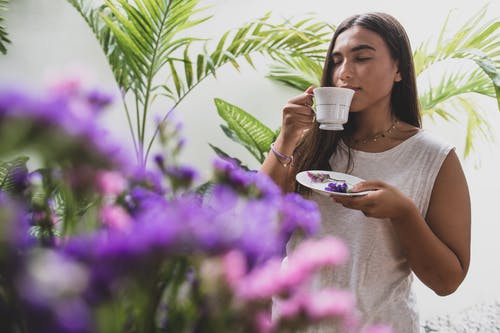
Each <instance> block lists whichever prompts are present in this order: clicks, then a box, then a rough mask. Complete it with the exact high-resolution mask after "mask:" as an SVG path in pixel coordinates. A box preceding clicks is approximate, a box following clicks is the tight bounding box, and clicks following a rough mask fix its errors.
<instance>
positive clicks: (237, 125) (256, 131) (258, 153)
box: [215, 98, 276, 163]
mask: <svg viewBox="0 0 500 333" xmlns="http://www.w3.org/2000/svg"><path fill="white" fill-rule="evenodd" d="M215 106H216V107H217V112H218V113H219V116H220V117H221V118H222V119H224V121H226V123H227V124H228V126H224V125H222V126H221V127H222V130H223V131H224V133H225V134H226V135H227V136H228V137H229V138H230V139H231V140H233V141H235V142H237V143H239V144H241V145H243V146H244V147H245V148H246V149H247V150H248V151H249V152H250V153H251V154H252V155H253V156H254V157H255V158H256V159H257V160H258V161H259V162H260V163H262V162H264V158H265V156H264V152H267V151H268V149H269V146H270V145H271V143H272V142H273V141H274V140H275V139H276V137H275V135H274V133H273V131H271V130H270V129H269V128H268V127H267V126H265V125H264V124H262V123H261V122H260V121H259V120H257V119H256V118H255V117H253V116H252V115H250V114H249V113H247V112H245V111H243V110H242V109H240V108H239V107H237V106H236V105H233V104H230V103H228V102H226V101H223V100H222V99H219V98H216V99H215Z"/></svg>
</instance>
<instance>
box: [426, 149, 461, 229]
mask: <svg viewBox="0 0 500 333" xmlns="http://www.w3.org/2000/svg"><path fill="white" fill-rule="evenodd" d="M470 213H471V212H470V196H469V188H468V185H467V180H466V177H465V174H464V171H463V169H462V165H461V163H460V160H459V158H458V156H457V154H456V152H455V150H454V149H452V150H450V152H449V153H448V155H447V156H446V158H445V159H444V161H443V163H442V165H441V168H440V170H439V172H438V175H437V177H436V180H435V182H434V187H433V189H432V194H431V200H430V203H429V210H428V212H427V217H426V220H427V222H428V223H429V224H430V225H431V226H432V225H435V224H437V223H443V222H444V221H448V222H449V223H451V224H457V223H458V224H460V222H459V221H462V223H463V224H464V225H468V224H469V223H470ZM445 224H447V223H445Z"/></svg>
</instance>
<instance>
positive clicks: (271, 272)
mask: <svg viewBox="0 0 500 333" xmlns="http://www.w3.org/2000/svg"><path fill="white" fill-rule="evenodd" d="M280 270H281V260H279V259H270V260H269V261H268V262H267V263H265V264H264V265H262V266H260V267H258V268H256V269H254V270H253V271H251V272H250V273H249V274H247V275H246V276H245V277H244V278H243V279H241V280H240V281H239V283H238V286H237V291H236V294H237V295H238V296H239V297H241V298H242V299H244V300H259V299H270V298H271V297H272V296H273V295H276V294H279V293H280V292H281V290H282V288H283V286H282V284H281V283H280V279H279V278H278V277H279V274H280Z"/></svg>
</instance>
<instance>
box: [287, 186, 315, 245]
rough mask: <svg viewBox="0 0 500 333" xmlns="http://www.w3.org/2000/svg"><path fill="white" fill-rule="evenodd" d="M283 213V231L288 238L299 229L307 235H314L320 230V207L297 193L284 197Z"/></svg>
mask: <svg viewBox="0 0 500 333" xmlns="http://www.w3.org/2000/svg"><path fill="white" fill-rule="evenodd" d="M282 212H283V226H282V229H283V233H284V237H286V238H288V237H290V235H291V233H292V232H293V231H294V230H297V229H300V230H302V231H303V232H304V233H305V234H306V235H314V234H315V233H316V232H318V230H319V228H320V222H321V215H320V213H319V210H318V205H317V204H316V203H315V202H313V201H310V200H306V199H304V198H303V197H302V196H300V195H299V194H297V193H288V194H286V195H285V196H284V198H283V201H282Z"/></svg>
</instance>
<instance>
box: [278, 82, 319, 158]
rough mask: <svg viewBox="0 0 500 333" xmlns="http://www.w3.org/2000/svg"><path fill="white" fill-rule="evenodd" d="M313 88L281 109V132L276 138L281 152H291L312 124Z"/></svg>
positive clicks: (313, 115)
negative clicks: (281, 148)
mask: <svg viewBox="0 0 500 333" xmlns="http://www.w3.org/2000/svg"><path fill="white" fill-rule="evenodd" d="M313 90H314V87H312V86H311V87H309V88H307V90H306V91H305V92H304V93H302V94H300V95H298V96H295V97H293V98H291V99H290V100H289V101H288V103H287V104H286V105H285V106H284V107H283V119H282V127H281V132H280V135H279V138H278V140H277V141H278V142H279V143H280V146H283V148H285V147H284V146H286V149H283V150H290V149H291V150H293V149H294V148H295V146H296V145H297V143H298V142H299V140H300V138H301V137H302V135H303V134H304V132H306V131H307V130H309V129H311V127H312V126H313V124H314V120H315V114H314V111H313V110H312V105H313V99H312V93H313Z"/></svg>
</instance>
